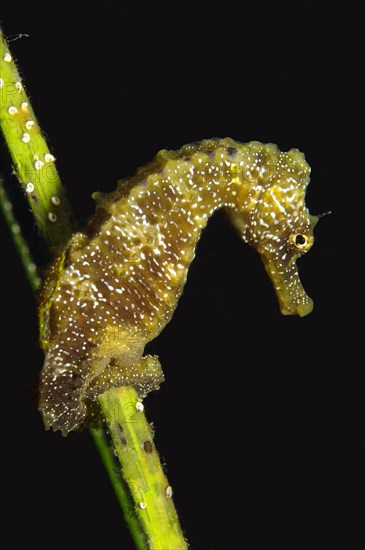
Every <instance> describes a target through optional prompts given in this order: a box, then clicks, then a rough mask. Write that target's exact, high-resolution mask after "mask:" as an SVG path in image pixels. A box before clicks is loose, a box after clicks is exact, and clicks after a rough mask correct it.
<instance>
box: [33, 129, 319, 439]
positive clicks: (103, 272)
mask: <svg viewBox="0 0 365 550" xmlns="http://www.w3.org/2000/svg"><path fill="white" fill-rule="evenodd" d="M309 174H310V168H309V166H308V164H307V162H306V161H305V158H304V155H303V154H302V153H300V152H299V151H298V150H297V149H291V150H290V151H289V152H286V153H282V152H280V151H279V150H278V148H277V146H276V145H273V144H262V143H259V142H250V143H245V144H242V143H238V142H236V141H234V140H232V139H229V138H226V139H213V140H205V141H201V142H198V143H193V144H190V145H185V146H184V147H182V148H181V149H180V150H179V151H165V150H163V151H160V152H159V153H158V155H157V156H156V158H155V159H154V160H153V161H152V162H151V163H150V164H149V165H147V166H146V167H145V168H141V169H139V170H138V171H137V173H136V175H135V176H134V177H132V178H129V179H127V180H123V181H121V182H120V183H119V185H118V188H117V190H116V191H115V192H113V193H110V194H107V195H104V196H102V195H101V194H95V195H94V198H95V200H96V201H97V208H96V213H95V215H94V217H93V218H92V219H91V221H90V223H89V225H88V227H87V228H86V230H85V233H78V234H76V235H75V236H74V237H73V238H72V239H71V241H70V242H69V243H68V245H67V246H66V248H65V250H64V251H63V253H62V254H61V255H60V256H59V257H58V258H57V260H56V261H55V262H54V263H53V265H52V267H51V269H50V272H49V275H48V277H47V279H46V281H45V283H44V286H43V291H42V296H41V301H40V321H41V342H42V346H43V348H44V349H45V351H46V359H45V364H44V367H43V369H42V373H41V382H40V404H39V408H40V410H41V412H42V415H43V419H44V422H45V426H46V427H47V428H49V427H50V426H52V427H53V429H55V430H57V429H60V430H61V431H62V433H63V434H64V435H66V434H67V433H68V432H69V431H71V430H75V429H82V428H83V427H85V426H86V425H93V424H95V422H96V416H95V414H96V413H95V410H96V409H95V406H94V405H95V401H96V399H97V397H98V395H99V394H100V393H102V392H104V391H106V390H107V389H111V388H114V387H119V386H122V385H134V386H136V387H137V388H138V389H139V391H140V392H141V393H142V394H146V393H147V392H148V391H150V390H151V389H153V388H156V387H158V385H159V383H160V382H161V381H162V380H163V375H162V371H161V368H160V365H159V362H158V360H157V358H156V357H150V356H147V357H143V350H144V347H145V345H146V344H147V342H149V341H151V340H152V339H154V338H155V337H156V336H157V335H158V334H159V332H160V331H161V330H162V329H163V328H164V326H165V325H166V324H167V323H168V321H169V320H170V319H171V316H172V314H173V312H174V310H175V308H176V306H177V303H178V300H179V297H180V295H181V293H182V290H183V288H184V284H185V281H186V277H187V272H188V268H189V265H190V263H191V261H192V259H193V258H194V254H195V247H196V244H197V241H198V240H199V237H200V233H201V231H202V229H203V228H204V227H205V226H206V224H207V221H208V219H209V217H210V216H211V215H212V214H213V212H215V211H216V210H217V209H219V208H224V209H225V210H226V212H227V214H228V217H229V218H230V220H231V222H232V223H233V225H234V226H235V227H236V228H237V230H238V232H239V234H240V236H241V238H242V239H243V240H244V241H245V242H246V243H248V244H249V245H251V246H253V247H254V248H256V249H257V250H258V252H259V253H260V255H261V258H262V260H263V262H264V265H265V268H266V270H267V272H268V274H269V276H270V278H271V280H272V282H273V285H274V288H275V290H276V293H277V296H278V299H279V304H280V308H281V311H282V313H283V314H285V315H291V314H298V315H300V316H304V315H307V314H308V313H309V312H310V311H311V310H312V307H313V305H312V301H311V299H310V298H309V297H308V296H307V295H306V293H305V291H304V289H303V287H302V285H301V283H300V280H299V276H298V272H297V269H296V263H295V262H296V259H297V258H298V256H300V255H301V254H303V253H304V252H306V251H307V250H308V249H309V248H310V247H311V245H312V243H313V227H314V225H315V223H316V221H317V218H316V217H315V216H310V215H309V212H308V210H307V208H306V206H305V191H306V187H307V185H308V183H309ZM93 404H94V405H93Z"/></svg>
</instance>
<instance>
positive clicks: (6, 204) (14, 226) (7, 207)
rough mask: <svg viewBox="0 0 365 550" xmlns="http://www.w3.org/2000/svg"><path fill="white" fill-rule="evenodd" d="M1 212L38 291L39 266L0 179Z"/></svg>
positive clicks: (34, 287)
mask: <svg viewBox="0 0 365 550" xmlns="http://www.w3.org/2000/svg"><path fill="white" fill-rule="evenodd" d="M0 212H1V214H2V215H3V218H4V220H5V223H6V225H7V226H8V229H9V231H10V233H11V236H12V238H13V242H14V245H15V248H16V250H17V252H18V255H19V258H20V261H21V263H22V265H23V268H24V271H25V274H26V276H27V279H28V281H29V283H30V286H31V287H32V290H33V292H36V291H37V290H38V288H39V286H40V284H41V280H40V278H39V277H38V274H37V267H36V265H35V263H34V262H33V260H32V257H31V254H30V251H29V247H28V245H27V243H26V242H25V240H24V239H23V236H22V234H21V229H20V226H19V224H18V222H17V221H16V219H15V217H14V213H13V205H12V204H11V202H10V201H9V199H8V196H7V194H6V191H5V189H4V187H3V183H2V181H1V179H0Z"/></svg>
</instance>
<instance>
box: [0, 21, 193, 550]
mask: <svg viewBox="0 0 365 550" xmlns="http://www.w3.org/2000/svg"><path fill="white" fill-rule="evenodd" d="M0 126H1V129H2V131H3V134H4V136H5V140H6V142H7V145H8V148H9V151H10V155H11V158H12V161H13V163H14V169H15V173H16V175H17V177H18V179H19V182H20V183H21V185H22V187H23V189H24V190H25V192H26V195H27V197H28V201H29V204H30V207H31V209H32V212H33V215H34V219H35V222H36V224H37V227H38V229H39V232H40V234H41V236H42V237H43V238H44V240H45V242H46V244H47V245H48V247H49V249H50V251H51V253H52V254H56V253H57V251H58V250H59V248H60V247H61V246H63V245H65V243H66V242H67V240H68V239H69V237H70V236H71V234H72V232H73V231H74V229H75V227H74V224H73V222H72V215H71V208H70V206H69V203H68V201H67V197H66V193H65V191H64V189H63V187H62V184H61V180H60V178H59V175H58V173H57V170H56V167H55V162H54V161H55V159H54V157H53V156H52V155H51V153H50V151H49V148H48V146H47V143H46V141H45V139H44V137H43V135H42V132H41V130H40V127H39V125H38V123H37V119H36V117H35V115H34V112H33V109H32V107H31V104H30V101H29V98H28V97H27V95H26V93H25V91H24V87H23V84H22V82H21V79H20V77H19V73H18V70H17V68H16V66H15V63H14V61H13V59H12V57H11V54H10V51H9V47H8V45H7V44H6V42H5V40H4V37H3V34H2V31H1V29H0ZM0 201H2V211H3V213H4V215H5V219H6V221H7V224H8V225H9V228H10V230H11V232H12V235H13V238H14V242H15V245H16V247H17V250H18V251H19V253H20V256H21V258H22V261H23V264H24V267H25V270H26V272H27V275H28V278H29V277H30V282H31V284H32V287H33V288H34V289H36V288H37V287H38V284H39V280H38V279H37V278H36V276H33V277H32V276H31V273H32V272H34V268H33V267H32V265H33V264H32V262H31V258H30V256H29V251H28V248H27V247H26V246H25V245H24V242H23V239H22V236H21V234H20V231H19V230H18V229H17V224H16V220H14V217H13V214H12V210H11V209H10V208H9V204H8V203H7V199H6V195H5V193H4V192H3V193H2V194H0ZM99 401H100V404H101V408H102V412H103V415H104V417H105V419H106V423H107V426H108V428H109V430H110V434H111V438H112V441H113V443H114V446H115V453H116V455H117V457H118V459H119V461H120V466H119V472H115V469H114V466H113V465H114V464H115V459H114V456H113V454H112V451H111V449H110V447H109V446H108V444H107V441H106V438H105V437H104V436H102V434H101V432H100V431H94V430H93V431H92V435H93V438H94V441H95V442H96V446H97V448H98V450H99V452H100V455H101V458H102V460H103V462H104V464H105V466H106V469H107V471H108V473H109V477H110V480H111V482H112V485H113V487H114V490H115V492H116V494H117V497H118V500H119V503H120V504H121V506H122V508H123V510H124V514H125V515H126V514H128V515H129V516H130V518H129V521H128V525H129V527H130V530H131V534H132V537H133V538H134V541H135V543H136V546H137V548H138V549H141V550H142V549H145V548H150V549H152V550H180V549H185V548H187V544H186V541H185V539H184V537H183V534H182V531H181V528H180V525H179V521H178V517H177V514H176V511H175V508H174V505H173V501H172V498H171V488H170V487H169V484H168V481H167V479H166V477H165V475H164V473H163V470H162V467H161V464H160V461H159V457H158V453H157V451H156V449H155V446H154V444H153V436H152V433H151V429H150V426H149V424H148V422H147V420H146V418H145V416H144V413H143V410H141V409H142V405H141V404H139V405H137V402H138V403H139V401H138V399H137V395H136V392H135V390H134V389H133V388H128V387H123V388H119V389H117V390H111V391H109V392H107V393H105V394H104V395H102V396H101V397H100V399H99ZM131 407H132V409H133V414H131V410H132V409H131ZM133 407H134V408H133ZM113 472H114V473H113ZM121 476H122V477H123V479H124V481H125V484H126V485H127V486H128V491H129V493H130V497H131V499H132V502H133V505H131V504H130V503H131V500H130V497H129V495H128V494H126V492H125V491H124V487H125V484H124V482H123V481H122V480H121ZM127 519H128V518H127Z"/></svg>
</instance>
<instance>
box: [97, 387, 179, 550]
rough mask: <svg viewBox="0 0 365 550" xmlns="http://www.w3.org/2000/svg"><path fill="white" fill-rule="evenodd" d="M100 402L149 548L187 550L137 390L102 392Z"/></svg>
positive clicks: (170, 491) (124, 388)
mask: <svg viewBox="0 0 365 550" xmlns="http://www.w3.org/2000/svg"><path fill="white" fill-rule="evenodd" d="M99 402H100V403H101V407H102V411H103V413H104V416H105V419H106V422H107V425H108V428H109V432H110V434H111V437H112V440H113V444H114V448H115V450H116V452H117V455H118V458H119V461H120V463H121V465H122V470H123V476H124V479H125V480H126V482H127V483H128V486H129V489H130V491H131V494H132V498H133V501H134V505H135V512H136V514H137V517H138V520H139V522H140V525H141V527H142V529H143V532H144V533H146V534H147V537H148V543H149V547H150V548H153V549H156V550H184V549H186V548H187V543H186V541H185V539H184V536H183V533H182V530H181V527H180V523H179V519H178V516H177V513H176V509H175V507H174V504H173V501H172V498H171V497H172V488H171V487H170V485H169V482H168V480H167V478H166V476H165V474H164V472H163V470H162V466H161V463H160V459H159V456H158V453H157V450H156V447H155V445H154V443H153V434H152V431H151V426H150V425H149V423H148V422H147V420H146V417H145V415H144V414H143V404H142V403H141V401H140V400H139V399H138V396H137V393H136V391H135V390H134V388H132V387H121V388H119V389H117V390H112V391H108V392H105V393H104V394H103V395H101V396H100V398H99ZM161 518H163V521H161Z"/></svg>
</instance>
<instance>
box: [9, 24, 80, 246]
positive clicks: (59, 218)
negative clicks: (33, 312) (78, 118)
mask: <svg viewBox="0 0 365 550" xmlns="http://www.w3.org/2000/svg"><path fill="white" fill-rule="evenodd" d="M0 125H1V129H2V131H3V134H4V137H5V140H6V143H7V145H8V148H9V152H10V155H11V158H12V161H13V169H14V172H15V174H16V176H17V178H18V180H19V182H20V184H21V185H22V187H23V189H24V191H25V193H26V195H27V197H28V201H29V205H30V208H31V210H32V212H33V215H34V219H35V220H36V223H37V227H38V231H39V233H40V235H41V236H42V237H43V238H44V239H45V241H46V243H47V245H48V246H49V247H50V249H51V250H52V251H54V252H56V251H57V248H58V247H59V246H62V245H63V244H64V243H65V242H66V241H67V240H68V239H69V238H70V236H71V234H72V232H73V231H74V230H75V227H74V225H73V223H72V219H73V218H72V212H71V208H70V205H69V203H68V200H67V197H66V193H65V190H64V188H63V186H62V183H61V180H60V177H59V175H58V172H57V169H56V166H55V158H54V156H53V155H52V154H51V152H50V150H49V147H48V145H47V143H46V140H45V139H44V137H43V134H42V131H41V129H40V127H39V124H38V121H37V118H36V116H35V114H34V111H33V109H32V106H31V104H30V101H29V98H28V96H27V94H26V92H25V89H24V85H23V83H22V81H21V78H20V76H19V73H18V69H17V67H16V65H15V63H14V61H13V59H12V56H11V53H10V51H9V47H8V45H7V43H6V41H5V39H4V37H3V33H2V31H1V29H0Z"/></svg>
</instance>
